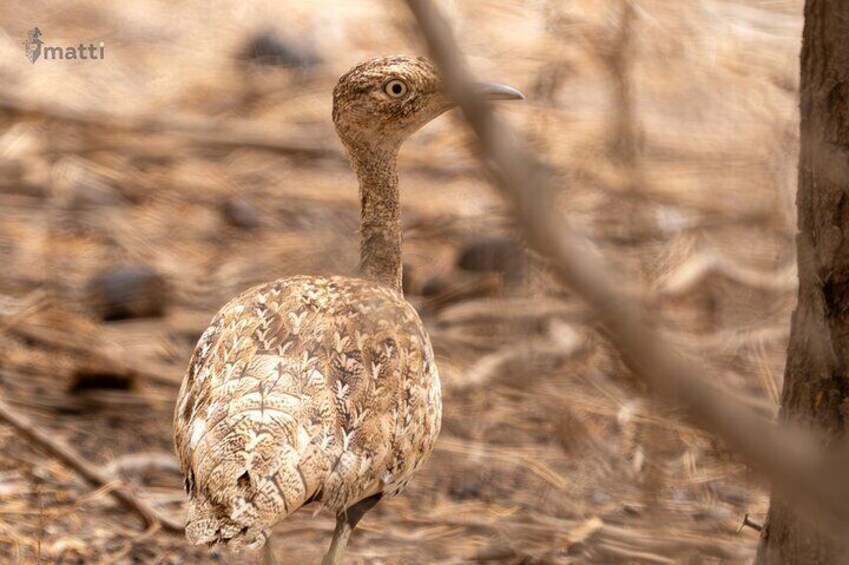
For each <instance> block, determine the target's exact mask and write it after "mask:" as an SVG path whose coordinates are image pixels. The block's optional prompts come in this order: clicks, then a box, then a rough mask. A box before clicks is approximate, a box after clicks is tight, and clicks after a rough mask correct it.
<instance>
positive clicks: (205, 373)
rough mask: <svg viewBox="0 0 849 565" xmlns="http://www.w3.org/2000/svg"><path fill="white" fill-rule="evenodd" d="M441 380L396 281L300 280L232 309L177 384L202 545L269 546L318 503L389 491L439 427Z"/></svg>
mask: <svg viewBox="0 0 849 565" xmlns="http://www.w3.org/2000/svg"><path fill="white" fill-rule="evenodd" d="M440 417H441V401H440V391H439V375H438V374H437V371H436V366H435V364H434V361H433V352H432V349H431V346H430V341H429V339H428V337H427V334H426V333H425V332H424V329H423V328H422V325H421V322H420V320H419V318H418V315H417V314H416V312H415V310H413V308H412V307H411V306H410V305H409V304H408V303H407V302H406V301H404V300H403V298H402V297H401V296H400V295H398V293H397V292H396V291H394V290H392V289H390V288H387V287H383V286H379V285H374V284H371V283H369V282H367V281H363V280H359V279H352V278H345V277H330V278H324V277H293V278H288V279H281V280H279V281H275V282H272V283H269V284H266V285H262V286H259V287H256V288H253V289H251V290H249V291H247V292H246V293H244V294H242V295H241V296H239V297H238V298H236V299H235V300H233V301H231V302H230V303H229V304H227V305H226V306H225V307H224V308H223V309H222V310H221V311H220V312H219V313H218V315H217V316H216V317H215V319H214V320H213V322H212V325H211V326H210V327H209V328H208V329H207V330H206V331H205V332H204V334H203V336H202V337H201V339H200V342H199V343H198V347H197V350H196V352H195V355H194V357H193V359H192V361H191V364H190V366H189V370H188V374H187V376H186V380H185V381H184V383H183V387H182V389H181V390H180V401H179V403H178V405H177V410H176V414H175V422H174V429H175V433H174V438H175V443H176V446H177V453H178V456H179V460H180V465H181V467H182V469H183V470H184V472H185V475H186V487H187V490H188V491H189V496H190V507H189V516H188V525H187V535H188V537H189V539H190V540H191V541H193V542H195V543H211V542H215V541H221V540H229V541H231V542H232V543H233V544H235V545H244V544H255V543H256V542H259V544H260V545H261V543H262V542H263V541H264V539H265V535H266V534H265V531H266V530H267V529H268V528H269V527H270V526H271V525H272V524H273V523H274V522H276V521H277V520H279V519H281V518H283V517H285V516H287V515H288V514H290V513H291V512H294V511H295V510H297V509H298V508H299V507H301V506H302V505H303V504H304V503H305V502H306V501H307V500H310V499H315V500H316V501H317V502H319V503H320V504H321V505H322V506H324V507H327V508H330V509H332V510H333V511H334V512H340V511H342V510H345V509H346V508H348V507H349V506H351V505H352V504H354V503H355V502H357V501H359V500H362V499H364V498H366V497H368V496H370V495H372V494H375V493H377V492H385V493H387V494H389V495H393V494H395V493H397V492H399V491H400V490H401V489H403V488H404V486H406V484H407V482H408V481H409V480H410V478H411V477H412V474H413V472H414V471H415V470H417V469H418V468H419V467H420V466H421V464H422V463H423V462H424V461H425V459H426V458H427V456H428V455H429V453H430V451H431V449H432V448H433V444H434V440H435V439H436V436H437V434H438V432H439V423H440Z"/></svg>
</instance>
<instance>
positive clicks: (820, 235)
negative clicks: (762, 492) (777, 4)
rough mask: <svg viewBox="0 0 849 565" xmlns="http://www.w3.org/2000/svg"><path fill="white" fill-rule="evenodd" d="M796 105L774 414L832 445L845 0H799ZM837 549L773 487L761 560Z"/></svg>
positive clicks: (848, 280)
mask: <svg viewBox="0 0 849 565" xmlns="http://www.w3.org/2000/svg"><path fill="white" fill-rule="evenodd" d="M800 110H801V144H802V145H801V155H800V160H799V187H798V193H797V196H796V206H797V210H798V228H799V233H798V235H797V238H796V249H797V256H798V263H799V296H798V300H799V302H798V305H797V307H796V311H795V313H794V314H793V322H792V329H791V334H790V345H789V348H788V351H787V368H786V370H785V373H784V391H783V393H782V399H781V418H783V419H785V420H789V421H793V422H797V423H801V424H803V425H807V426H810V427H813V428H815V429H817V430H818V431H820V432H821V433H822V434H823V437H824V438H825V442H826V445H836V444H837V443H839V442H842V441H844V440H845V438H846V436H847V429H846V422H847V418H849V0H831V1H829V0H807V1H806V3H805V29H804V32H803V40H802V76H801V104H800ZM847 480H849V479H847ZM844 550H845V546H844V545H843V543H840V542H838V541H836V540H835V539H834V538H832V537H829V536H828V535H826V534H823V533H822V532H821V531H818V530H817V529H816V528H814V527H813V526H811V525H810V524H809V523H807V522H806V521H804V520H803V519H802V518H801V517H800V516H799V515H798V514H797V512H796V511H795V509H794V508H793V507H792V506H791V505H789V504H788V503H787V502H785V500H784V498H783V497H782V493H781V492H780V491H779V490H778V489H773V492H772V501H771V506H770V509H769V515H768V517H767V523H766V527H765V528H764V530H763V537H762V541H761V547H760V548H759V551H758V562H759V563H762V564H763V563H768V564H770V565H776V564H784V563H804V564H808V563H811V564H818V563H822V564H826V563H845V562H846V561H847V556H846V555H845V554H844Z"/></svg>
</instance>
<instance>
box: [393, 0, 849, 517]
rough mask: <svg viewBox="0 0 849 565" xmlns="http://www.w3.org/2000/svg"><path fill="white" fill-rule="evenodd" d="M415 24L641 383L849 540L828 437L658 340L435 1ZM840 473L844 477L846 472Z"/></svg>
mask: <svg viewBox="0 0 849 565" xmlns="http://www.w3.org/2000/svg"><path fill="white" fill-rule="evenodd" d="M406 2H407V5H408V6H409V7H410V9H411V11H412V12H413V14H414V15H415V17H416V19H417V20H418V23H419V26H420V27H421V31H422V33H423V35H424V37H425V39H426V41H427V44H428V47H429V50H430V53H431V55H432V57H433V59H434V61H435V62H436V64H437V65H438V66H439V67H440V69H441V71H442V75H443V80H444V82H445V86H446V88H447V89H448V90H449V93H450V94H451V95H452V96H453V98H454V100H455V101H456V102H457V103H458V105H459V106H460V107H461V109H462V110H463V113H464V115H465V117H466V120H467V121H468V123H469V126H470V127H471V128H472V129H473V130H474V131H475V133H476V134H477V137H478V139H479V141H480V145H481V149H482V153H483V158H484V161H485V164H486V165H487V167H488V168H489V169H490V171H491V173H492V175H493V178H494V179H495V180H496V183H497V186H498V188H499V189H500V190H501V192H502V193H503V195H504V196H505V197H506V198H507V200H508V201H509V203H510V204H511V209H512V213H513V214H514V216H515V217H516V219H517V223H518V225H519V226H521V228H522V230H523V231H524V234H525V237H526V239H527V241H528V242H529V244H530V245H531V246H532V247H534V248H535V249H536V250H537V251H538V252H540V253H541V254H542V255H544V256H545V257H548V258H549V259H550V260H551V262H552V269H553V270H554V272H555V273H556V274H557V276H558V277H559V279H560V280H561V281H562V282H563V283H564V284H565V285H567V286H569V287H571V288H572V289H573V291H574V292H575V293H576V294H578V295H580V296H581V297H582V298H583V299H584V300H585V301H586V302H587V303H588V304H589V305H590V306H591V307H592V308H593V309H594V311H595V313H596V315H597V317H598V321H599V323H600V325H601V326H602V328H603V329H604V330H605V333H606V335H607V337H608V338H609V340H610V341H611V342H612V343H613V344H614V345H615V346H616V348H617V349H618V350H619V351H620V352H621V354H622V357H623V360H624V361H625V362H626V363H627V364H628V366H629V367H630V368H631V369H632V370H633V372H634V373H635V375H636V376H638V377H640V378H641V379H642V380H643V381H645V382H646V383H648V385H649V386H650V388H651V389H652V390H653V391H654V393H656V394H657V395H659V396H661V397H662V398H664V399H665V400H667V401H668V402H670V403H672V404H674V405H676V406H678V407H680V408H683V409H684V410H685V412H686V415H685V417H687V418H688V419H689V420H690V421H692V422H693V423H694V424H695V425H697V426H699V427H701V428H703V429H705V430H707V431H709V432H711V433H713V434H715V435H716V436H718V437H719V438H721V439H722V440H723V441H724V442H725V443H726V444H727V445H728V446H729V447H730V448H732V449H734V450H735V451H736V452H738V453H739V454H741V455H742V456H743V457H744V458H745V459H746V460H747V461H748V462H749V463H750V464H751V465H752V466H754V467H755V468H757V469H759V470H760V471H762V472H763V473H764V474H766V475H767V476H768V477H769V478H770V479H772V481H773V482H774V484H775V485H776V486H778V487H780V488H782V490H783V491H784V492H786V493H788V495H791V494H792V501H793V503H794V504H796V505H798V506H799V509H800V510H801V511H803V512H805V514H806V515H807V516H808V518H809V519H814V520H816V521H817V523H818V525H819V526H820V527H821V528H823V529H824V530H826V529H828V530H830V531H832V532H835V531H840V530H841V529H843V530H842V531H843V532H845V528H846V526H847V524H849V485H847V483H846V481H845V468H846V467H845V465H844V464H843V463H844V462H843V461H839V460H838V459H839V456H829V455H828V453H827V452H826V451H825V450H823V449H820V448H819V445H820V444H821V437H820V436H818V435H814V434H812V433H810V432H807V431H804V430H801V429H799V428H792V429H791V428H790V426H789V425H783V426H782V427H781V428H779V427H777V426H776V425H773V424H771V423H770V422H768V421H766V420H764V419H763V418H761V417H760V416H759V415H758V414H757V413H756V412H755V411H753V410H752V409H751V408H750V407H749V406H747V405H746V404H745V403H744V402H742V401H741V400H740V399H739V398H736V397H733V396H731V395H728V394H726V393H725V391H723V390H722V389H720V387H719V386H717V385H715V384H713V382H712V381H711V380H709V379H707V378H704V377H701V376H700V373H703V372H704V371H705V369H704V368H702V367H699V365H698V364H696V363H694V362H692V361H688V360H684V359H682V358H681V357H679V356H678V355H677V354H676V353H674V352H673V351H671V350H670V347H669V346H668V345H667V344H666V343H665V342H664V341H663V340H662V339H660V338H659V336H658V333H657V331H656V330H655V328H654V327H653V324H652V323H651V321H650V320H651V318H650V313H649V311H648V309H647V307H646V302H645V300H644V299H642V298H641V297H638V296H636V295H635V293H627V292H624V291H623V289H627V288H628V286H629V285H628V284H627V283H626V282H625V281H623V280H622V279H621V277H620V276H619V275H618V274H617V273H616V272H615V271H614V270H613V269H612V268H611V267H609V266H608V265H607V264H606V262H605V261H604V259H603V258H602V257H600V256H598V254H597V253H596V251H595V250H594V248H593V247H592V245H591V244H590V242H588V241H586V240H585V239H583V238H582V237H580V236H579V235H578V234H577V233H576V232H575V231H574V230H573V229H571V228H570V227H569V225H568V223H567V222H566V220H565V219H564V218H563V217H562V216H561V214H560V213H559V211H558V210H557V208H556V207H555V206H552V204H551V203H552V201H553V198H552V195H553V194H554V191H555V187H554V186H553V185H552V182H551V179H550V178H549V177H548V176H547V175H546V174H545V170H546V169H545V167H543V166H542V165H541V164H540V163H539V162H538V161H537V159H536V158H535V157H534V156H533V155H532V154H531V153H530V152H529V151H528V150H527V147H526V144H522V143H520V142H519V140H518V139H517V137H516V135H515V134H514V132H513V131H512V130H511V129H510V128H508V127H505V126H504V125H503V124H501V123H499V122H498V121H497V120H496V118H495V116H493V114H492V112H491V111H490V109H489V108H488V107H487V106H486V105H484V104H483V102H482V101H481V100H480V99H479V97H478V96H477V95H476V93H475V91H474V89H473V88H472V84H473V83H472V81H471V79H470V77H469V74H468V72H467V67H466V64H465V61H464V60H463V58H462V56H461V55H460V54H459V51H458V48H457V43H456V41H455V39H454V37H453V35H452V34H451V31H450V29H449V27H448V25H447V24H446V22H445V20H444V19H443V18H442V16H441V15H440V14H439V13H438V12H437V11H436V10H435V9H434V7H433V5H432V3H431V2H429V1H428V0H406ZM841 470H843V471H844V472H841Z"/></svg>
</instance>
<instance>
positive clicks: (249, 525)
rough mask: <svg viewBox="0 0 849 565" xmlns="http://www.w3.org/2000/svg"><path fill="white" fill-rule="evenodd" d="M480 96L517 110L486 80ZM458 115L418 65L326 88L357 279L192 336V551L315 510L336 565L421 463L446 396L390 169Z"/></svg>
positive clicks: (232, 315)
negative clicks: (349, 185)
mask: <svg viewBox="0 0 849 565" xmlns="http://www.w3.org/2000/svg"><path fill="white" fill-rule="evenodd" d="M482 93H483V94H484V95H485V96H486V97H488V98H492V99H511V98H523V96H522V94H521V93H520V92H519V91H517V90H515V89H513V88H510V87H507V86H504V85H498V84H493V83H488V84H485V85H482ZM452 106H453V104H452V102H451V101H450V99H449V98H448V96H447V95H446V94H445V92H444V91H443V88H442V83H441V81H440V78H439V73H438V72H437V70H436V68H435V66H434V65H433V64H432V63H430V62H429V61H428V60H426V59H423V58H413V57H406V56H396V57H388V58H378V59H372V60H370V61H367V62H364V63H361V64H359V65H357V66H355V67H354V68H353V69H351V70H350V71H349V72H347V73H346V74H345V75H343V76H342V78H341V79H340V80H339V83H338V84H337V85H336V88H335V89H334V91H333V121H334V123H335V125H336V131H337V133H338V135H339V137H340V138H341V140H342V142H343V144H344V145H345V147H346V149H347V153H348V156H349V159H350V161H351V164H352V167H353V169H354V171H355V172H356V175H357V178H358V180H359V185H360V201H361V206H362V210H361V225H360V238H361V241H360V266H359V270H360V276H359V277H358V278H348V277H318V276H296V277H290V278H283V279H279V280H276V281H274V282H271V283H267V284H263V285H260V286H258V287H255V288H252V289H250V290H248V291H246V292H244V293H243V294H242V295H240V296H239V297H237V298H235V299H234V300H232V301H231V302H230V303H228V304H227V305H226V306H224V307H223V308H222V309H221V310H220V311H219V312H218V314H217V315H216V316H215V318H214V319H213V321H212V324H211V325H210V326H209V328H207V330H206V331H205V332H204V333H203V335H202V336H201V338H200V341H199V342H198V344H197V347H196V349H195V352H194V355H193V357H192V360H191V362H190V364H189V367H188V370H187V373H186V376H185V379H184V380H183V385H182V387H181V388H180V393H179V397H178V400H177V406H176V410H175V414H174V443H175V446H176V450H177V455H178V458H179V462H180V467H181V469H182V471H183V473H184V475H185V487H186V492H187V493H188V495H189V510H188V518H187V523H186V535H187V537H188V539H189V540H190V541H191V542H193V543H196V544H203V543H206V544H215V543H219V542H220V543H227V544H229V545H231V546H234V547H237V548H239V547H252V548H259V547H261V546H262V545H263V544H265V542H266V541H267V538H268V535H269V531H270V529H271V527H272V526H273V525H274V524H275V523H276V522H277V521H278V520H280V519H282V518H284V517H286V516H287V515H289V514H291V513H292V512H294V511H295V510H297V509H298V508H300V507H302V506H304V505H306V504H308V503H311V502H315V503H317V504H320V505H321V506H322V507H324V508H327V509H330V510H332V511H333V512H335V513H336V530H335V532H334V535H333V541H332V542H331V545H330V549H329V551H328V553H327V555H326V556H325V559H324V563H326V564H328V563H329V564H337V563H341V560H342V555H343V553H344V551H345V547H346V545H347V543H348V539H349V538H350V535H351V532H352V531H353V529H354V527H356V525H357V522H358V521H359V519H360V518H361V517H362V515H363V514H364V513H365V512H366V511H368V510H369V509H370V508H372V507H373V506H374V505H375V504H376V503H377V502H378V501H379V500H380V499H381V498H382V497H384V496H393V495H395V494H397V493H399V492H400V491H402V490H403V489H404V487H405V486H406V485H407V483H408V482H409V481H410V479H411V478H412V476H413V474H414V473H415V472H416V471H417V470H418V469H419V467H421V465H422V464H423V463H424V461H425V460H426V459H427V458H428V456H429V454H430V452H431V450H432V449H433V445H434V442H435V440H436V436H437V434H438V433H439V427H440V419H441V416H442V400H441V392H440V384H439V374H438V373H437V370H436V365H435V364H434V359H433V350H432V349H431V344H430V339H429V338H428V335H427V333H426V332H425V329H424V327H423V326H422V323H421V320H420V319H419V317H418V315H417V314H416V311H415V310H414V309H413V307H412V306H411V305H410V304H409V303H407V302H406V301H405V300H404V297H403V294H402V291H401V239H402V234H401V215H400V209H399V203H398V175H397V173H396V168H395V162H396V156H397V154H398V150H399V148H400V146H401V144H402V142H403V141H404V140H405V139H406V138H407V137H408V136H409V135H410V134H412V133H413V132H415V131H416V130H418V129H419V128H420V127H421V126H423V125H424V124H426V123H427V122H429V121H430V120H432V119H433V118H435V117H437V116H438V115H440V114H442V113H443V112H445V111H446V110H448V109H450V108H451V107H452ZM266 555H267V557H268V554H266Z"/></svg>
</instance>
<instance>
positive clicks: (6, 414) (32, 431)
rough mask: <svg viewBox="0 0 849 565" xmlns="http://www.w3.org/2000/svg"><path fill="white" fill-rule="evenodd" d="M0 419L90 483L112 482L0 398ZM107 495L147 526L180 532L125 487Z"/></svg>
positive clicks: (178, 526) (178, 525)
mask: <svg viewBox="0 0 849 565" xmlns="http://www.w3.org/2000/svg"><path fill="white" fill-rule="evenodd" d="M0 421H3V422H6V423H8V424H9V425H11V426H12V427H13V428H15V429H16V430H17V431H18V432H20V434H21V435H22V436H23V437H24V438H25V439H27V440H28V441H30V442H31V443H34V444H36V445H38V446H39V447H41V448H43V449H44V450H45V451H47V452H48V453H49V454H50V455H53V456H54V457H56V458H57V459H59V460H61V461H62V462H64V463H65V464H66V465H68V466H69V467H71V468H72V469H74V470H75V471H76V472H77V473H79V474H80V476H82V477H83V478H84V479H85V480H86V481H88V482H89V483H91V484H92V485H94V486H98V487H100V486H104V485H106V484H108V483H110V482H112V481H113V477H111V476H110V475H109V474H108V473H106V472H105V471H103V470H101V469H100V468H98V467H97V466H95V465H92V464H91V463H89V462H88V461H86V460H85V459H83V458H82V456H80V454H79V453H77V452H76V451H74V450H73V449H72V448H71V447H70V446H68V445H67V444H66V443H65V442H63V441H61V440H59V439H55V438H53V437H51V436H49V435H47V433H46V432H45V431H43V430H42V429H40V428H39V427H38V426H37V425H36V424H35V423H34V422H32V420H30V419H29V418H28V417H26V416H24V415H23V414H20V413H18V412H17V411H15V410H14V409H13V408H12V407H11V406H9V405H8V404H6V402H4V401H3V400H0ZM110 494H111V495H112V496H114V497H115V498H116V499H118V501H120V502H121V504H123V505H124V506H125V507H126V508H128V509H129V510H131V511H133V512H135V513H137V514H138V515H139V516H141V517H142V519H143V520H144V521H145V525H146V526H147V527H148V528H153V527H157V526H160V525H161V526H162V527H163V528H165V529H166V530H170V531H172V532H182V531H183V524H182V523H181V522H179V521H177V520H175V519H173V518H171V517H169V516H167V515H165V514H162V513H161V512H159V511H157V510H156V509H155V508H152V507H151V506H149V505H148V504H147V503H146V502H144V501H143V500H142V499H140V498H139V497H138V496H137V495H136V494H135V493H134V492H133V491H132V490H131V489H130V488H129V487H128V486H126V485H120V484H119V485H118V486H116V487H115V488H114V489H112V490H111V491H110Z"/></svg>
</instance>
